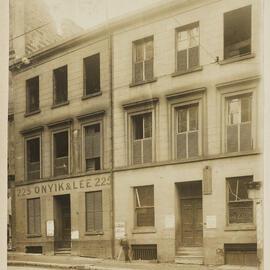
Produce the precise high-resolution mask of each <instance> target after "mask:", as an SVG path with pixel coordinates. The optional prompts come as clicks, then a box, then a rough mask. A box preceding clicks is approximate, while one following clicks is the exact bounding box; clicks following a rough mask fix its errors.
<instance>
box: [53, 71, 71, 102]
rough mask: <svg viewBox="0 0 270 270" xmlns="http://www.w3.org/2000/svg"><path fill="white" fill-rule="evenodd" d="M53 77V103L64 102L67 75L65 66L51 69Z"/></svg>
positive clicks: (65, 98) (66, 93)
mask: <svg viewBox="0 0 270 270" xmlns="http://www.w3.org/2000/svg"><path fill="white" fill-rule="evenodd" d="M53 78H54V80H53V81H54V104H55V105H57V104H61V103H65V102H66V101H67V100H68V77H67V66H63V67H60V68H57V69H55V70H54V71H53Z"/></svg>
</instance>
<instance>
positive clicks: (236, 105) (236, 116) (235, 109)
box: [228, 98, 241, 125]
mask: <svg viewBox="0 0 270 270" xmlns="http://www.w3.org/2000/svg"><path fill="white" fill-rule="evenodd" d="M240 102H241V101H240V99H239V98H235V99H231V100H229V115H228V116H229V117H228V118H229V119H228V120H229V122H228V123H229V125H233V124H238V123H240Z"/></svg>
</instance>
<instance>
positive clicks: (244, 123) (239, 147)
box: [226, 95, 252, 152]
mask: <svg viewBox="0 0 270 270" xmlns="http://www.w3.org/2000/svg"><path fill="white" fill-rule="evenodd" d="M227 115H228V117H227V126H226V136H227V152H238V151H248V150H251V149H252V128H251V127H252V123H251V120H252V119H251V115H252V114H251V95H244V96H240V97H233V98H230V99H228V114H227Z"/></svg>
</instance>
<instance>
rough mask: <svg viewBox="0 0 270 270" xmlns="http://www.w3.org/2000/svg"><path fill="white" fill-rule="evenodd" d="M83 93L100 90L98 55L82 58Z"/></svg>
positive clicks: (87, 93)
mask: <svg viewBox="0 0 270 270" xmlns="http://www.w3.org/2000/svg"><path fill="white" fill-rule="evenodd" d="M84 69H85V70H84V74H85V94H86V95H89V94H92V93H96V92H99V91H100V55H99V53H98V54H95V55H92V56H89V57H87V58H85V59H84Z"/></svg>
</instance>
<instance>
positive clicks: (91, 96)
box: [82, 91, 102, 100]
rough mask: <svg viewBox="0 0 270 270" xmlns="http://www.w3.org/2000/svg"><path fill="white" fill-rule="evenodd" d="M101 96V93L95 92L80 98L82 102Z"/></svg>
mask: <svg viewBox="0 0 270 270" xmlns="http://www.w3.org/2000/svg"><path fill="white" fill-rule="evenodd" d="M101 95H102V92H101V91H99V92H96V93H93V94H89V95H84V96H82V100H85V99H89V98H93V97H98V96H101Z"/></svg>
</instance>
